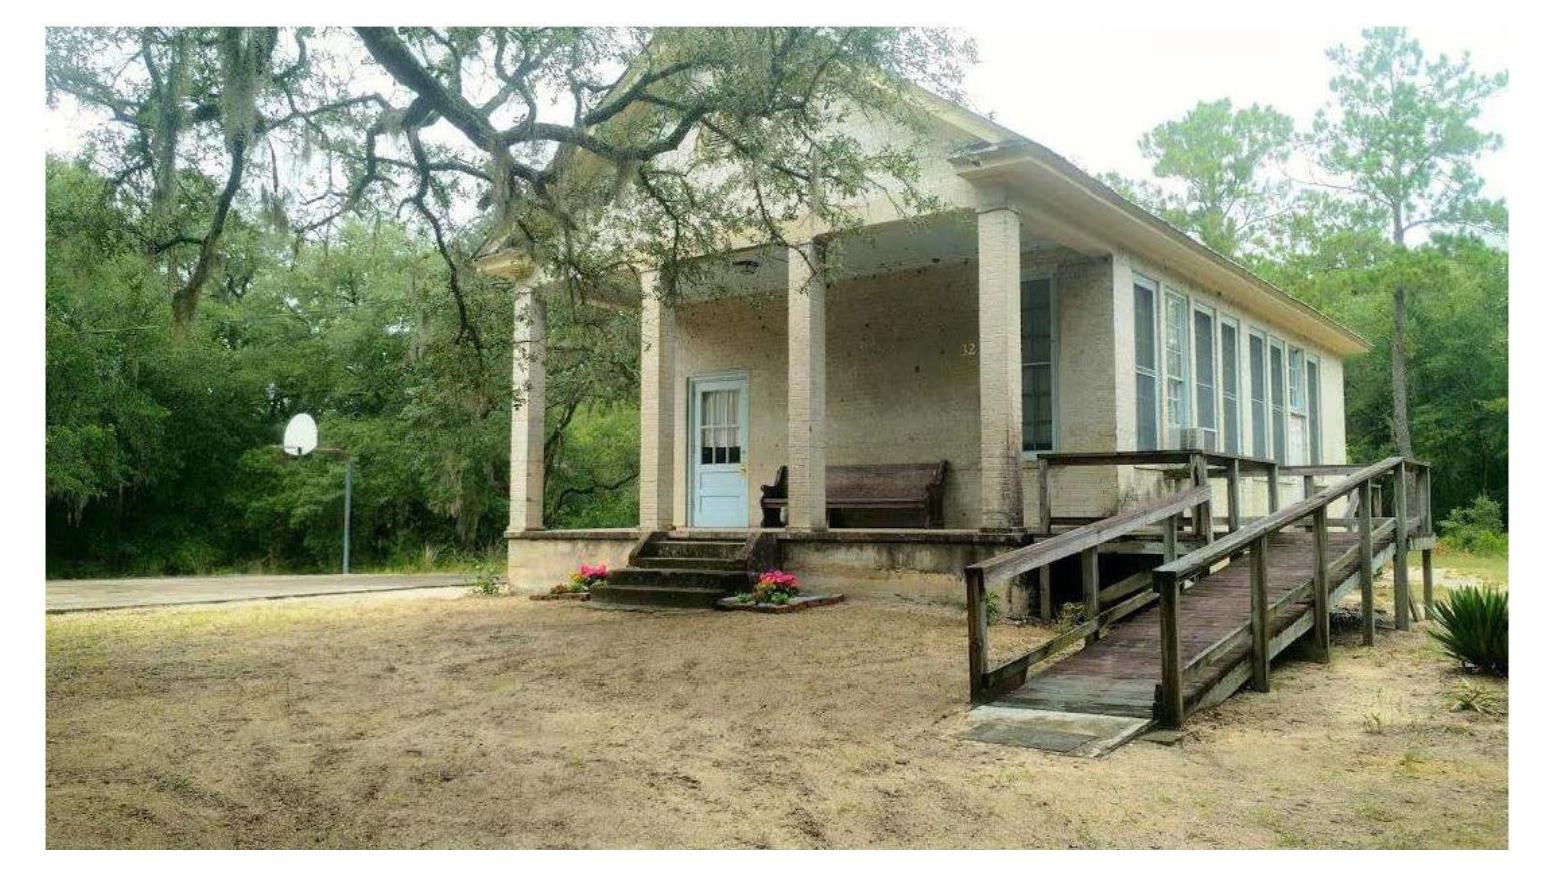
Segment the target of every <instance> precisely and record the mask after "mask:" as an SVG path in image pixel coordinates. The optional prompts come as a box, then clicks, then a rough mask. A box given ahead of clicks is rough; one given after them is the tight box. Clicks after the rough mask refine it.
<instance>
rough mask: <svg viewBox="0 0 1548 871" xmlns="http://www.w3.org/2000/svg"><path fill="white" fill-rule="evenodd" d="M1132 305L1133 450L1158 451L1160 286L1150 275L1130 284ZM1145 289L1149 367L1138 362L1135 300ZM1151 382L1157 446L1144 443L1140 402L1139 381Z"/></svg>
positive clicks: (1137, 276)
mask: <svg viewBox="0 0 1548 871" xmlns="http://www.w3.org/2000/svg"><path fill="white" fill-rule="evenodd" d="M1129 284H1130V287H1129V293H1130V297H1129V299H1130V304H1131V306H1132V308H1133V320H1134V327H1135V330H1134V447H1135V450H1142V451H1143V450H1158V449H1159V448H1160V447H1161V444H1162V440H1163V438H1164V432H1163V421H1162V409H1161V326H1160V324H1161V306H1160V305H1159V302H1160V299H1161V282H1159V281H1157V280H1155V279H1154V278H1151V277H1150V276H1148V275H1143V274H1141V273H1138V272H1136V273H1134V275H1133V280H1132V281H1131V282H1130V283H1129ZM1140 289H1144V290H1145V291H1146V292H1147V293H1149V294H1150V365H1149V366H1148V367H1146V366H1142V365H1140V359H1139V329H1138V327H1139V324H1140V312H1139V307H1138V303H1139V300H1138V299H1136V297H1137V296H1138V293H1137V291H1139V290H1140ZM1145 377H1148V378H1149V379H1150V399H1151V402H1150V407H1151V409H1152V410H1153V412H1154V419H1153V420H1152V421H1151V426H1152V435H1153V437H1154V442H1153V443H1152V444H1149V445H1146V444H1145V443H1144V441H1143V439H1144V427H1143V425H1142V424H1143V421H1142V420H1141V417H1140V415H1141V412H1142V410H1143V408H1144V404H1143V403H1142V402H1141V401H1140V392H1141V391H1140V386H1139V384H1140V379H1141V378H1145Z"/></svg>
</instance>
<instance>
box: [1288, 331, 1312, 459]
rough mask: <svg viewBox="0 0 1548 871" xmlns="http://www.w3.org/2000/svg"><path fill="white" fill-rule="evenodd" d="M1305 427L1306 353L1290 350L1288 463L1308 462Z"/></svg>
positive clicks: (1308, 446) (1308, 441)
mask: <svg viewBox="0 0 1548 871" xmlns="http://www.w3.org/2000/svg"><path fill="white" fill-rule="evenodd" d="M1310 449H1311V448H1310V439H1309V437H1308V436H1307V427H1306V352H1305V351H1303V350H1301V349H1300V348H1291V349H1290V462H1292V463H1305V462H1309V456H1310V453H1309V452H1310Z"/></svg>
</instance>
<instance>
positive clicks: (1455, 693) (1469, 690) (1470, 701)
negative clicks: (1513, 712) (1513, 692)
mask: <svg viewBox="0 0 1548 871" xmlns="http://www.w3.org/2000/svg"><path fill="white" fill-rule="evenodd" d="M1446 698H1447V700H1448V701H1449V702H1450V706H1449V707H1450V709H1451V711H1452V712H1453V713H1462V712H1464V711H1473V712H1476V713H1479V714H1484V715H1486V716H1490V717H1499V716H1504V714H1505V697H1504V696H1503V695H1502V694H1500V693H1498V692H1495V691H1494V690H1492V689H1490V688H1489V687H1486V686H1483V685H1482V684H1476V683H1473V682H1472V681H1470V680H1468V679H1467V678H1463V679H1462V680H1459V681H1457V682H1456V683H1455V684H1452V686H1451V689H1449V690H1447V691H1446Z"/></svg>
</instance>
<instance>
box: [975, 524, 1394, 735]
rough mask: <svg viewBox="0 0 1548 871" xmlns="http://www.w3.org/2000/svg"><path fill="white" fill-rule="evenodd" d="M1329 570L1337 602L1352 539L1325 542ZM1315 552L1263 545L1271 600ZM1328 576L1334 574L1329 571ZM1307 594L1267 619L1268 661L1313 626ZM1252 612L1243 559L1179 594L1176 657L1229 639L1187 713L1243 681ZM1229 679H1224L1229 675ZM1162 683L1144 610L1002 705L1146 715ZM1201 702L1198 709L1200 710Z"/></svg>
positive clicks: (1297, 540)
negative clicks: (1331, 562)
mask: <svg viewBox="0 0 1548 871" xmlns="http://www.w3.org/2000/svg"><path fill="white" fill-rule="evenodd" d="M1328 539H1329V545H1330V546H1331V548H1330V549H1331V550H1332V552H1333V554H1334V555H1335V557H1336V559H1335V562H1334V565H1335V566H1341V567H1343V568H1344V572H1343V576H1342V577H1340V578H1339V579H1338V581H1337V587H1338V589H1337V590H1335V591H1334V593H1333V594H1332V596H1331V598H1332V599H1333V601H1335V602H1336V601H1338V600H1339V599H1341V598H1343V597H1344V596H1346V595H1348V594H1349V593H1350V592H1352V591H1353V590H1354V589H1355V588H1356V587H1358V585H1359V581H1360V572H1359V564H1358V560H1359V549H1360V536H1359V535H1358V534H1355V533H1350V532H1340V533H1333V534H1330V535H1329V536H1328ZM1391 544H1392V535H1391V533H1390V531H1389V532H1388V533H1387V535H1386V537H1385V538H1378V539H1377V540H1376V553H1375V554H1374V561H1375V562H1376V563H1377V564H1378V566H1379V565H1380V564H1381V563H1384V562H1385V561H1386V560H1387V559H1390V557H1391ZM1314 558H1315V555H1314V547H1313V542H1312V536H1311V534H1310V533H1309V532H1304V531H1301V532H1281V533H1278V534H1276V535H1274V536H1272V537H1271V538H1270V541H1269V546H1268V568H1269V570H1268V591H1269V601H1270V602H1277V601H1279V600H1280V599H1281V598H1283V597H1285V596H1287V595H1290V594H1292V593H1294V592H1295V591H1296V590H1297V589H1300V588H1304V587H1305V586H1306V584H1307V583H1308V582H1310V581H1311V580H1312V577H1313V574H1314V572H1315V567H1314V565H1313V560H1314ZM1334 571H1335V574H1336V573H1337V571H1338V569H1337V568H1335V570H1334ZM1312 605H1313V602H1312V600H1311V597H1309V596H1307V597H1305V598H1299V599H1295V600H1292V601H1289V602H1286V603H1285V606H1284V607H1282V608H1279V609H1277V610H1276V611H1275V613H1274V617H1273V618H1272V619H1271V621H1270V625H1269V636H1270V638H1271V642H1270V647H1269V650H1270V654H1269V655H1270V657H1271V658H1272V657H1273V656H1276V655H1278V654H1279V653H1280V652H1281V651H1283V650H1284V649H1285V648H1286V647H1288V646H1289V645H1290V644H1291V643H1293V642H1294V641H1295V640H1296V639H1298V638H1300V637H1301V636H1303V635H1305V634H1306V633H1307V632H1309V631H1311V629H1312V621H1311V616H1312ZM1251 612H1252V589H1251V568H1250V566H1249V564H1248V561H1247V560H1238V561H1236V562H1233V563H1232V564H1230V565H1229V566H1227V567H1226V568H1224V569H1222V570H1221V571H1219V572H1217V573H1215V574H1213V575H1209V576H1208V577H1206V578H1204V579H1202V580H1200V581H1198V582H1197V583H1195V584H1194V585H1193V586H1192V587H1189V588H1188V589H1186V590H1184V591H1183V592H1182V595H1181V596H1180V597H1179V603H1178V625H1179V633H1178V634H1179V638H1180V641H1181V653H1182V660H1183V661H1184V662H1189V661H1192V660H1193V659H1194V658H1196V657H1198V656H1199V655H1200V654H1203V653H1205V652H1206V651H1207V650H1208V649H1209V648H1210V647H1211V646H1212V645H1214V644H1216V643H1218V642H1220V641H1221V640H1222V639H1225V638H1228V637H1232V636H1235V637H1236V640H1234V641H1232V642H1230V643H1228V644H1227V645H1226V647H1225V648H1224V649H1222V650H1221V651H1220V655H1219V658H1218V659H1217V660H1216V662H1215V663H1213V664H1212V665H1210V666H1209V667H1208V668H1205V669H1203V670H1201V672H1200V673H1199V674H1198V675H1196V676H1194V677H1192V678H1191V679H1190V680H1188V681H1186V682H1185V683H1184V685H1183V697H1184V701H1185V702H1186V703H1187V705H1188V707H1189V708H1201V707H1207V706H1208V703H1209V701H1210V699H1209V698H1207V696H1208V695H1209V694H1210V692H1211V691H1212V690H1213V691H1215V695H1216V696H1218V697H1222V698H1223V697H1225V696H1229V695H1230V694H1231V693H1233V692H1235V691H1236V690H1237V689H1239V688H1241V686H1242V684H1244V683H1246V681H1247V679H1248V678H1250V676H1251V674H1250V667H1244V666H1246V663H1247V659H1248V657H1249V656H1250V655H1251V653H1252V640H1251V638H1250V637H1242V636H1244V635H1250V633H1244V632H1243V630H1244V629H1246V628H1247V626H1248V617H1247V615H1249V614H1251ZM1232 671H1235V672H1237V674H1236V675H1234V676H1233V675H1231V672H1232ZM1160 682H1161V615H1160V611H1159V609H1158V608H1157V607H1156V606H1155V605H1151V606H1149V607H1147V608H1145V609H1143V610H1141V611H1139V612H1137V613H1136V614H1134V616H1132V617H1130V618H1129V619H1128V620H1125V621H1123V622H1121V623H1118V624H1117V625H1115V626H1113V627H1112V629H1111V630H1109V632H1108V633H1107V634H1106V635H1104V636H1102V637H1101V638H1099V639H1097V640H1096V641H1094V642H1093V643H1092V644H1091V645H1090V646H1088V647H1085V648H1083V649H1081V650H1079V651H1076V652H1075V653H1074V654H1072V655H1070V656H1067V657H1065V658H1063V659H1061V660H1058V661H1056V662H1054V663H1053V664H1051V665H1050V666H1048V667H1047V668H1046V669H1044V670H1042V671H1041V672H1039V673H1037V674H1036V675H1034V676H1033V677H1031V678H1030V679H1029V680H1028V681H1027V682H1026V683H1025V684H1023V685H1021V686H1020V687H1018V688H1016V689H1014V690H1011V691H1010V692H1007V693H1005V694H1004V695H1001V696H1000V697H999V698H998V699H996V702H997V703H998V704H1002V705H1016V706H1020V707H1029V708H1041V709H1044V710H1051V711H1070V712H1075V713H1087V714H1112V715H1119V716H1130V717H1140V716H1143V717H1151V716H1153V711H1154V707H1155V703H1156V687H1157V685H1159V684H1160ZM1201 702H1202V703H1203V704H1201Z"/></svg>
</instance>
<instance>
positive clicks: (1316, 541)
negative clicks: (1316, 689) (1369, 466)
mask: <svg viewBox="0 0 1548 871" xmlns="http://www.w3.org/2000/svg"><path fill="white" fill-rule="evenodd" d="M1312 549H1313V550H1314V552H1315V555H1314V557H1313V558H1314V559H1315V560H1316V563H1315V565H1314V566H1313V571H1314V573H1313V575H1312V628H1313V631H1314V633H1315V637H1316V643H1317V661H1318V662H1324V663H1325V662H1328V661H1329V660H1330V659H1331V658H1332V652H1331V650H1330V643H1331V640H1332V626H1331V623H1330V620H1331V618H1330V616H1329V613H1328V507H1327V506H1326V505H1323V506H1321V507H1319V508H1318V509H1317V510H1316V511H1313V512H1312Z"/></svg>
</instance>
